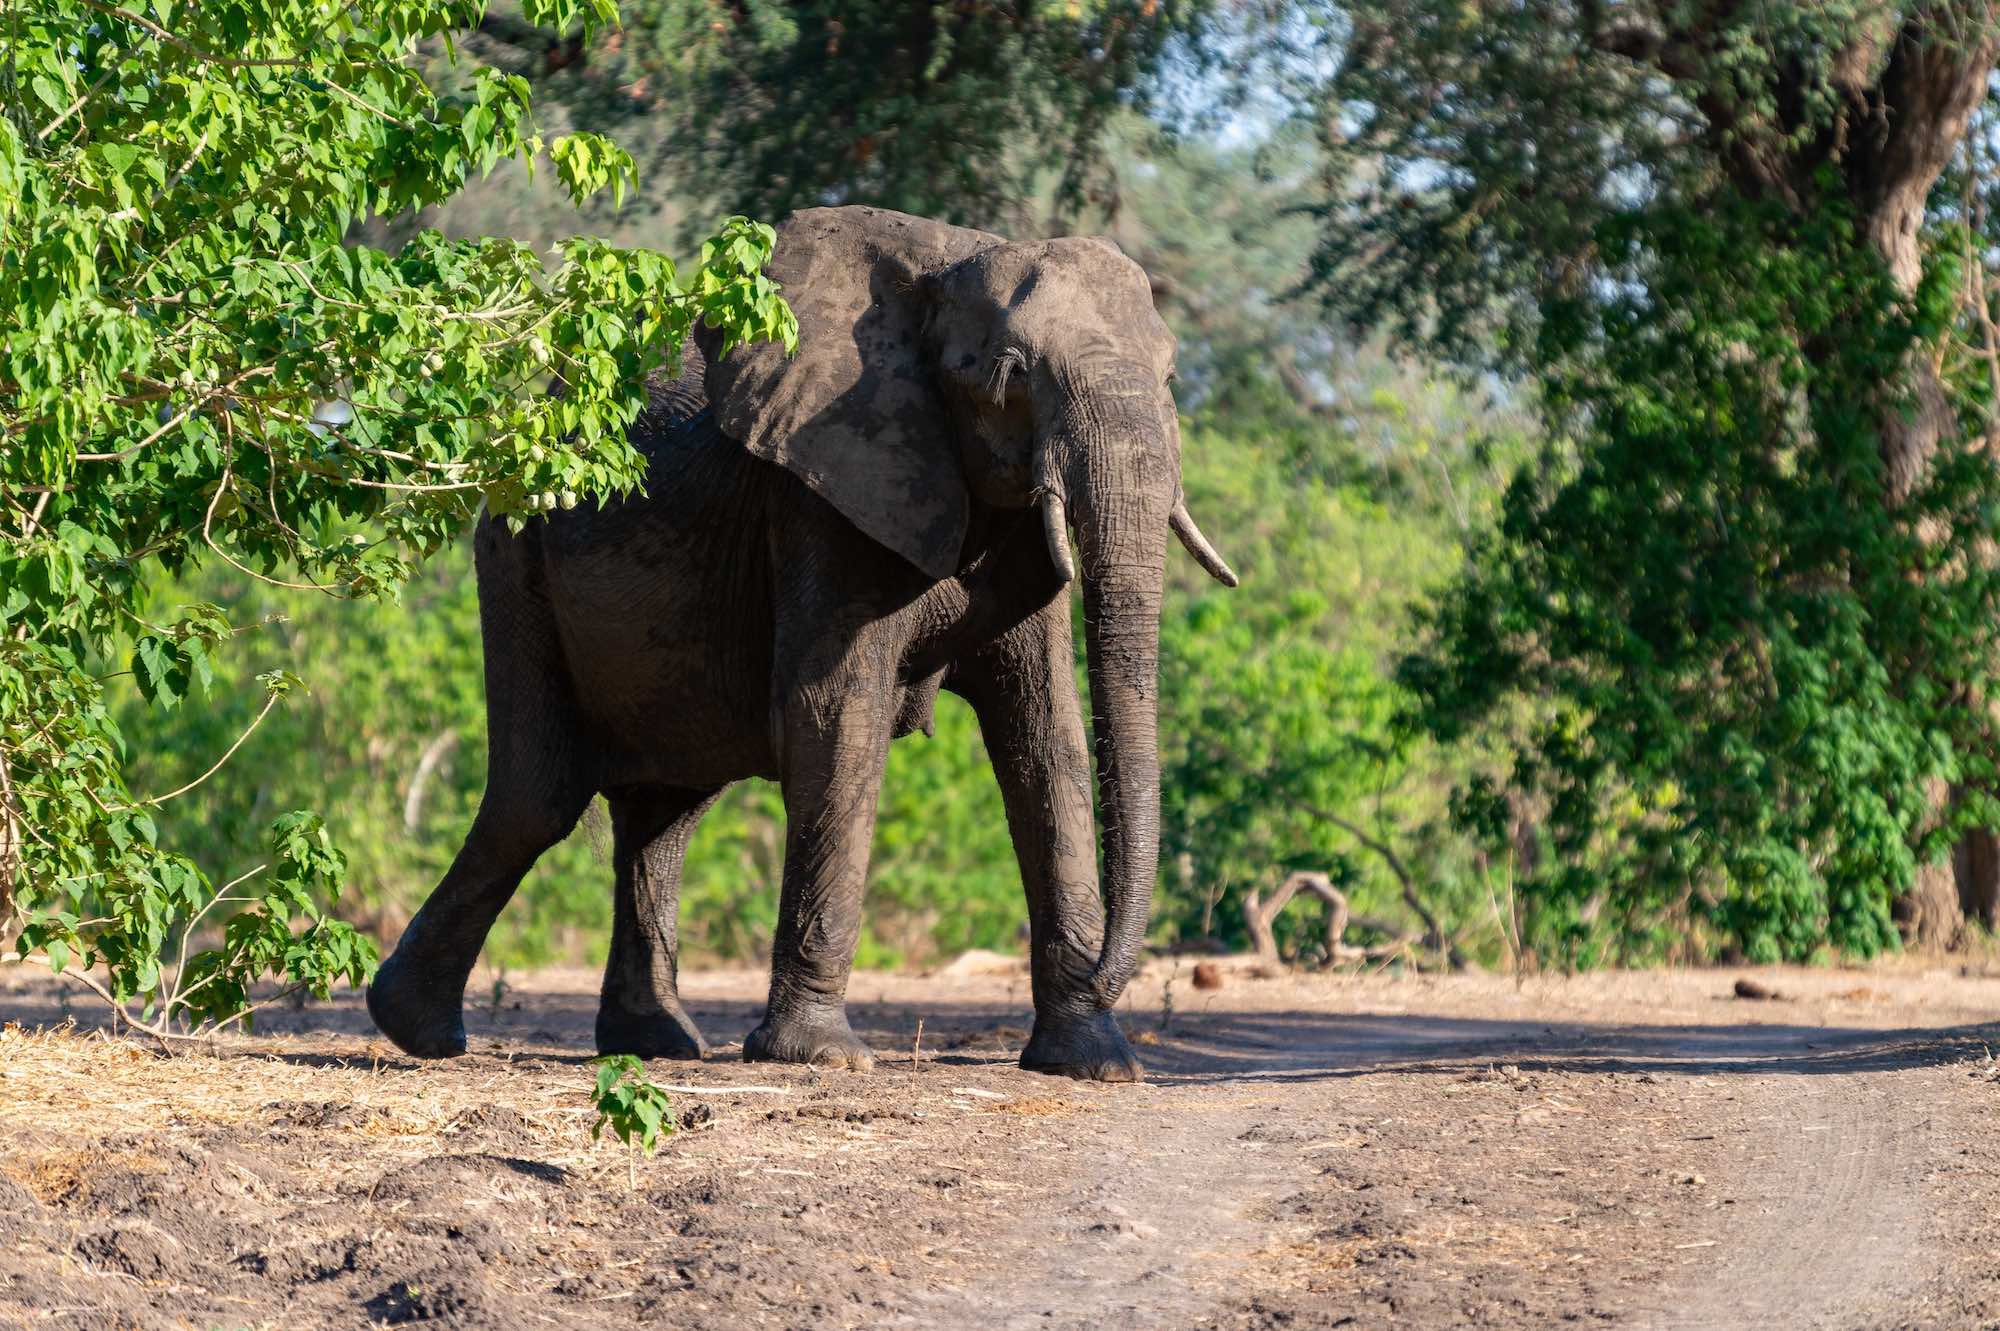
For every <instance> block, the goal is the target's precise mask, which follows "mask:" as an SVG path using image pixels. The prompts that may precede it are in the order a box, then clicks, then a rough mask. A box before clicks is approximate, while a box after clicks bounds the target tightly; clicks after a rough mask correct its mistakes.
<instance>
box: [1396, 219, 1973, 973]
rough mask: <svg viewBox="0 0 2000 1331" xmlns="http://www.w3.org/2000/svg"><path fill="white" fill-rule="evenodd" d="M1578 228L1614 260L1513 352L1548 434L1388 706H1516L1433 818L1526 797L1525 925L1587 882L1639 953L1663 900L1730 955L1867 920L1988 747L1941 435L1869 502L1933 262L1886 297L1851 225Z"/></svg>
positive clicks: (1941, 273)
mask: <svg viewBox="0 0 2000 1331" xmlns="http://www.w3.org/2000/svg"><path fill="white" fill-rule="evenodd" d="M1604 250H1605V252H1606V254H1607V256H1609V257H1610V258H1612V259H1613V260H1616V259H1619V258H1623V259H1625V260H1627V261H1629V262H1632V263H1633V264H1634V265H1635V271H1643V273H1644V281H1643V284H1642V283H1641V282H1640V281H1638V280H1634V281H1633V282H1631V283H1630V284H1629V285H1628V286H1627V288H1626V294H1625V295H1623V296H1622V297H1621V298H1619V299H1617V300H1614V301H1612V302H1610V303H1609V304H1608V305H1606V306H1605V307H1604V308H1602V309H1601V310H1597V311H1594V312H1593V314H1592V316H1591V317H1592V318H1593V319H1595V320H1600V321H1601V322H1602V325H1604V326H1602V327H1599V328H1596V329H1594V330H1592V333H1593V336H1592V341H1591V347H1592V350H1591V352H1590V354H1588V355H1581V354H1579V355H1576V356H1574V357H1572V358H1570V359H1566V360H1564V361H1562V362H1560V365H1561V370H1560V372H1557V371H1556V370H1554V369H1551V370H1550V371H1549V372H1547V373H1545V375H1544V383H1545V385H1546V389H1547V391H1548V392H1549V394H1550V399H1551V400H1550V413H1551V416H1552V417H1553V418H1556V419H1560V420H1562V421H1564V422H1567V423H1568V424H1569V425H1570V426H1571V432H1570V433H1569V434H1567V435H1565V436H1564V437H1563V439H1562V441H1561V443H1560V444H1559V445H1558V446H1555V447H1552V448H1551V449H1550V450H1549V451H1548V452H1547V454H1546V455H1545V456H1544V457H1543V458H1542V459H1541V460H1540V462H1539V464H1538V465H1537V466H1536V467H1534V468H1532V469H1530V470H1527V471H1525V472H1524V473H1523V474H1522V476H1521V477H1520V479H1519V480H1517V481H1516V483H1515V485H1514V487H1513V489H1512V490H1511V491H1510V493H1509V494H1508V497H1507V502H1506V505H1505V510H1504V514H1503V516H1502V519H1501V522H1500V525H1499V527H1498V530H1497V531H1496V532H1495V533H1494V534H1493V535H1492V536H1491V537H1489V538H1487V539H1486V540H1484V541H1483V542H1481V543H1480V544H1479V545H1477V546H1476V547H1475V550H1474V556H1473V559H1472V561H1471V563H1470V565H1469V567H1468V571H1467V572H1466V574H1465V575H1464V576H1463V577H1462V578H1461V579H1460V580H1459V581H1458V582H1457V583H1456V584H1455V585H1454V586H1453V587H1452V588H1451V590H1450V592H1449V593H1448V594H1447V595H1446V596H1444V597H1443V599H1442V600H1441V601H1440V602H1439V603H1438V605H1437V606H1436V608H1435V609H1434V610H1433V612H1432V614H1431V619H1430V622H1431V628H1432V630H1433V634H1434V636H1433V639H1432V641H1431V642H1430V643H1429V645H1428V647H1427V648H1426V650H1425V651H1424V652H1423V653H1422V654H1420V655H1417V656H1414V657H1412V658H1411V659H1410V660H1409V661H1408V662H1407V663H1406V664H1405V666H1404V669H1403V672H1402V673H1403V678H1404V680H1405V681H1406V682H1408V683H1409V684H1410V686H1411V687H1412V688H1413V690H1414V691H1415V692H1416V694H1417V695H1418V699H1419V708H1418V715H1419V717H1420V719H1421V720H1422V722H1423V723H1424V724H1425V725H1426V726H1427V727H1428V728H1429V729H1430V730H1432V731H1433V732H1434V733H1438V734H1440V735H1441V736H1443V737H1445V738H1454V737H1456V736H1458V735H1461V734H1465V733H1468V732H1470V731H1473V730H1475V729H1478V728H1482V727H1486V726H1490V725H1494V724H1497V723H1499V722H1500V720H1501V719H1502V717H1504V716H1506V715H1508V714H1509V713H1507V712H1506V711H1504V710H1502V703H1503V702H1504V700H1506V699H1508V698H1509V697H1514V698H1525V699H1533V700H1535V701H1536V702H1537V703H1538V704H1540V705H1539V706H1537V707H1534V708H1532V709H1526V710H1522V709H1516V710H1515V711H1514V712H1513V713H1512V715H1514V716H1515V717H1516V718H1517V725H1516V727H1515V729H1514V731H1513V732H1512V733H1511V734H1510V736H1509V738H1510V739H1511V741H1512V742H1513V743H1514V744H1515V745H1516V746H1517V748H1516V754H1515V757H1514V759H1513V762H1512V765H1511V767H1510V768H1508V769H1506V770H1505V771H1503V772H1502V773H1500V774H1499V779H1498V780H1489V781H1481V782H1478V783H1475V784H1474V785H1473V787H1472V789H1471V790H1469V791H1468V792H1467V796H1466V798H1465V801H1464V803H1463V811H1464V812H1465V814H1466V815H1467V817H1468V820H1469V821H1470V822H1471V823H1472V824H1473V825H1475V826H1477V827H1480V828H1481V829H1483V830H1484V832H1485V833H1486V835H1487V838H1488V839H1489V840H1490V841H1491V842H1493V843H1495V844H1504V843H1505V842H1506V840H1507V839H1508V837H1509V836H1510V835H1511V828H1512V826H1513V823H1514V821H1515V819H1516V818H1517V816H1519V813H1520V811H1521V810H1522V809H1524V808H1530V809H1533V810H1535V811H1536V813H1537V814H1538V815H1539V818H1540V821H1541V827H1542V835H1543V836H1544V837H1545V838H1546V841H1547V843H1548V846H1549V849H1550V850H1551V851H1552V852H1553V853H1552V854H1550V855H1548V856H1547V857H1545V858H1543V859H1541V860H1540V862H1539V863H1536V864H1533V865H1530V866H1524V867H1523V870H1522V872H1521V877H1520V883H1521V887H1522V889H1523V891H1524V892H1525V893H1526V894H1527V895H1528V896H1529V897H1531V898H1532V899H1534V900H1536V901H1537V902H1538V903H1539V904H1540V905H1541V906H1542V907H1543V909H1544V911H1545V912H1546V914H1545V916H1544V920H1543V922H1544V923H1546V924H1548V925H1550V926H1551V927H1552V929H1553V930H1555V932H1556V934H1557V936H1558V937H1560V936H1561V935H1562V934H1564V933H1568V934H1570V935H1572V941H1580V940H1581V938H1582V936H1583V934H1584V932H1585V931H1584V930H1582V928H1581V926H1582V924H1583V923H1584V922H1585V921H1586V920H1587V919H1588V918H1589V917H1590V916H1591V915H1593V914H1595V913H1596V912H1595V911H1594V910H1592V909H1590V907H1591V903H1593V902H1595V903H1596V904H1597V905H1598V906H1600V907H1602V906H1606V904H1607V903H1608V908H1607V909H1605V910H1604V912H1603V914H1604V919H1605V920H1606V921H1607V922H1615V923H1616V924H1617V925H1618V926H1619V929H1618V931H1617V932H1618V935H1619V936H1620V939H1621V941H1623V942H1624V943H1626V944H1627V945H1630V946H1636V947H1637V948H1639V949H1640V950H1641V951H1642V952H1656V951H1659V950H1661V949H1663V948H1667V947H1671V946H1673V945H1674V944H1675V943H1676V942H1677V941H1678V940H1679V939H1680V938H1681V937H1682V936H1683V934H1684V933H1685V931H1686V930H1687V928H1688V926H1689V925H1690V924H1691V923H1695V922H1701V923H1706V924H1708V925H1711V926H1713V928H1714V929H1715V930H1716V931H1718V932H1719V933H1720V934H1721V935H1722V936H1724V937H1726V938H1728V939H1730V940H1732V941H1734V942H1736V943H1737V944H1739V945H1740V946H1741V947H1742V948H1743V949H1744V950H1745V951H1746V952H1747V953H1748V954H1749V955H1751V956H1752V957H1754V958H1757V959H1762V960H1775V959H1778V958H1781V957H1783V958H1788V959H1797V958H1801V957H1805V956H1809V955H1811V954H1812V953H1813V952H1814V950H1815V949H1817V948H1818V947H1819V946H1820V945H1821V944H1822V943H1823V942H1826V943H1832V944H1833V945H1834V946H1836V947H1839V948H1843V949H1846V950H1849V951H1853V952H1857V953H1862V954H1867V953H1872V952H1874V951H1877V950H1879V949H1881V948H1883V947H1887V946H1893V945H1894V942H1895V937H1896V935H1895V930H1894V928H1893V926H1892V922H1891V920H1890V914H1889V911H1890V905H1891V901H1892V899H1893V898H1894V896H1895V895H1896V894H1897V893H1898V892H1900V891H1902V890H1905V889H1907V887H1908V886H1909V884H1910V883H1911V881H1912V880H1913V878H1914V875H1915V872H1916V865H1917V860H1918V858H1919V857H1920V856H1921V855H1923V854H1926V853H1932V854H1934V853H1936V852H1937V851H1938V850H1939V849H1940V848H1941V844H1940V843H1941V842H1942V845H1948V844H1949V840H1948V839H1944V838H1946V837H1947V835H1948V833H1949V832H1950V831H1952V830H1954V828H1953V826H1952V824H1951V823H1950V822H1946V823H1945V824H1943V825H1942V826H1940V825H1936V824H1934V823H1933V822H1932V820H1931V819H1930V811H1931V804H1932V802H1933V801H1932V800H1931V798H1930V796H1929V794H1928V792H1929V790H1930V789H1931V787H1932V785H1933V783H1938V782H1944V781H1952V782H1961V783H1966V782H1969V783H1971V786H1972V788H1974V789H1978V788H1980V787H1981V786H1982V785H1983V784H1985V783H1986V782H1988V781H1990V779H1991V773H1990V771H1989V770H1987V767H1986V766H1985V765H1984V764H1985V763H1986V762H1987V761H1988V760H1984V759H1982V758H1981V757H1980V755H1984V754H1991V753H1992V752H1993V751H1994V750H1993V740H1994V736H1993V734H1992V719H1991V716H1990V714H1989V712H1988V710H1987V708H1986V707H1985V706H1984V705H1983V703H1982V702H1981V701H1980V700H1981V699H1984V698H1988V697H1992V696H1994V682H1995V681H1994V664H1993V663H1994V662H1995V661H1996V660H2000V640H1996V635H1997V634H2000V573H1996V570H1995V569H1994V567H1993V564H1992V561H1991V559H1990V558H1987V557H1986V555H1985V552H1986V551H1988V550H1990V549H1991V548H1992V545H1991V543H1992V541H1993V540H1994V538H1995V535H1996V530H1995V516H1994V514H1995V510H1994V508H1993V500H1994V492H1993V486H1992V481H1991V477H1990V476H1989V475H1988V471H1987V467H1986V465H1985V464H1984V462H1983V460H1982V459H1980V458H1979V457H1977V456H1976V455H1972V454H1969V453H1966V452H1964V451H1962V450H1959V449H1956V448H1948V449H1947V450H1946V451H1945V452H1944V453H1943V454H1942V455H1941V456H1940V457H1939V458H1938V459H1937V461H1936V462H1935V464H1934V465H1933V467H1932V468H1931V469H1930V471H1929V473H1928V474H1927V476H1926V478H1925V479H1924V481H1923V483H1922V484H1921V485H1920V486H1919V488H1918V490H1917V491H1916V493H1914V494H1913V495H1912V496H1911V497H1910V499H1909V501H1908V502H1907V503H1905V504H1903V505H1901V506H1899V507H1897V508H1895V509H1887V508H1885V507H1884V506H1883V504H1882V503H1881V501H1880V495H1881V493H1882V489H1883V485H1884V480H1883V470H1884V464H1883V459H1882V449H1881V441H1880V438H1879V437H1878V434H1877V430H1876V426H1875V422H1876V419H1877V415H1878V408H1877V405H1876V400H1877V394H1879V392H1880V391H1881V386H1882V385H1883V384H1884V383H1885V382H1893V381H1894V378H1895V376H1896V373H1897V370H1898V368H1899V367H1900V366H1901V365H1902V363H1903V360H1904V357H1905V356H1906V355H1908V354H1909V353H1910V352H1911V350H1912V348H1913V347H1917V348H1922V347H1928V346H1930V345H1932V344H1934V343H1935V342H1936V341H1937V339H1938V338H1939V337H1941V336H1942V335H1943V333H1944V331H1945V329H1946V327H1947V326H1948V323H1949V320H1950V318H1951V314H1952V311H1953V309H1954V302H1955V298H1956V291H1955V285H1956V282H1957V280H1958V277H1959V272H1958V270H1957V268H1956V267H1955V266H1954V265H1951V264H1943V265H1940V267H1939V268H1938V269H1937V270H1935V271H1934V272H1933V273H1932V274H1931V275H1930V277H1929V279H1928V280H1927V281H1926V282H1925V284H1924V285H1923V286H1922V287H1921V288H1920V289H1919V291H1918V293H1917V296H1916V298H1915V300H1914V301H1905V300H1903V299H1901V298H1900V297H1899V296H1898V294H1897V293H1896V291H1895V290H1894V288H1893V286H1892V285H1891V283H1890V281H1889V279H1888V276H1887V274H1886V272H1885V271H1884V270H1883V267H1882V264H1881V263H1880V261H1879V260H1878V259H1876V258H1875V257H1874V256H1873V255H1871V254H1868V253H1866V252H1857V247H1856V245H1855V242H1854V238H1853V235H1852V232H1851V230H1849V229H1847V228H1843V227H1841V226H1839V225H1837V224H1836V225H1833V226H1830V227H1816V228H1814V229H1812V230H1809V231H1806V232H1804V233H1800V232H1798V231H1795V230H1793V229H1792V228H1791V227H1790V226H1789V225H1788V224H1787V223H1786V222H1785V221H1784V220H1783V219H1782V218H1781V217H1780V216H1778V215H1776V214H1774V213H1771V212H1768V211H1751V212H1747V213H1746V214H1745V215H1743V216H1730V215H1729V214H1726V213H1724V214H1719V215H1718V214H1709V215H1705V216H1701V217H1694V216H1690V215H1688V214H1685V213H1681V212H1677V211H1670V210H1662V211H1661V212H1660V213H1659V214H1658V215H1657V216H1654V217H1650V218H1647V219H1645V221H1644V222H1643V223H1640V224H1637V225H1633V226H1631V227H1629V228H1622V227H1621V228H1616V229H1611V228H1607V231H1606V233H1605V236H1604ZM1550 317H1551V319H1552V321H1559V320H1560V319H1562V318H1565V317H1568V315H1567V314H1565V313H1554V314H1552V315H1551V316H1550ZM1552 336H1553V330H1552V331H1551V333H1550V334H1547V335H1545V338H1546V337H1552ZM1992 813H1993V811H1992V810H1991V809H1990V808H1989V807H1985V806H1983V805H1975V804H1973V803H1971V802H1962V803H1961V804H1960V805H1959V806H1957V808H1956V809H1955V810H1954V816H1955V817H1956V818H1957V819H1962V820H1968V821H1976V820H1979V819H1983V818H1989V817H1991V816H1992Z"/></svg>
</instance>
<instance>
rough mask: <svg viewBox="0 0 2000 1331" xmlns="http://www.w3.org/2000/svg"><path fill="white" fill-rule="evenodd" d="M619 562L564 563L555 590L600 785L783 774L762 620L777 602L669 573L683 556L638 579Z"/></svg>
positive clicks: (704, 783)
mask: <svg viewBox="0 0 2000 1331" xmlns="http://www.w3.org/2000/svg"><path fill="white" fill-rule="evenodd" d="M591 562H593V563H595V562H596V561H591ZM607 562H608V561H607ZM617 562H618V564H619V565H622V567H615V566H614V567H587V568H582V569H579V568H575V567H568V568H564V569H563V570H561V571H560V574H559V576H558V578H556V579H552V582H557V583H558V584H559V585H556V586H552V587H551V591H552V592H554V593H555V596H554V600H555V601H556V604H557V615H556V618H557V626H558V631H559V633H560V634H561V638H562V646H563V655H564V658H565V660H566V661H567V663H568V665H569V669H570V677H571V682H572V685H573V690H574V696H575V698H576V699H577V703H578V705H579V707H580V708H581V709H582V711H583V714H584V715H583V721H584V725H585V727H586V729H587V730H588V731H589V732H590V734H591V738H592V741H593V743H592V747H593V749H595V750H596V756H597V764H596V765H597V767H598V769H599V772H598V776H599V784H600V785H601V786H604V787H614V786H619V785H630V784H658V785H672V786H680V787H685V788H691V789H705V788H707V787H710V786H721V785H726V784H728V783H729V782H731V781H738V780H741V779H743V778H744V777H748V776H767V777H768V776H774V775H775V774H776V762H775V758H774V756H773V754H772V752H771V734H770V684H769V681H770V676H771V667H770V649H769V647H768V645H767V644H768V643H769V640H770V630H769V627H768V624H759V623H756V622H754V621H753V619H752V617H753V616H756V615H759V614H760V613H761V614H762V615H763V616H764V617H765V618H766V619H768V616H769V611H768V609H767V608H766V607H767V606H768V600H766V599H764V598H761V597H758V598H750V597H747V596H746V594H745V592H744V591H743V589H727V588H720V587H717V586H715V585H712V584H708V585H705V584H704V583H703V582H702V581H701V580H700V579H699V578H698V577H693V576H683V575H682V574H681V573H680V572H679V571H678V570H677V571H675V572H663V571H662V570H663V568H673V567H674V565H671V564H668V565H664V566H663V565H661V564H658V563H651V562H650V561H649V562H648V565H647V566H646V567H644V568H642V569H640V570H638V571H637V574H636V575H635V574H634V570H633V568H632V566H631V562H630V561H628V560H619V561H617Z"/></svg>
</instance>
